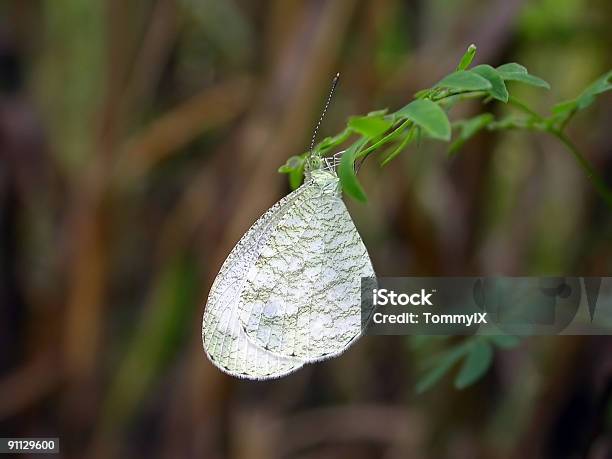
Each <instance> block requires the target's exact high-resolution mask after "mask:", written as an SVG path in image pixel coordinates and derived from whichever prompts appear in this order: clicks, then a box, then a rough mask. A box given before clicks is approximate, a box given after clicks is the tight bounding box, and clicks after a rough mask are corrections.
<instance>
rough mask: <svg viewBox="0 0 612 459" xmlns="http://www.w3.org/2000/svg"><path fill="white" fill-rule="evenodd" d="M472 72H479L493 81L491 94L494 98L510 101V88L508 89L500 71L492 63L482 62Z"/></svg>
mask: <svg viewBox="0 0 612 459" xmlns="http://www.w3.org/2000/svg"><path fill="white" fill-rule="evenodd" d="M471 71H472V72H474V73H477V74H478V75H480V76H481V77H483V78H486V79H487V80H488V81H489V83H491V89H489V94H491V96H492V97H493V98H494V99H497V100H501V101H502V102H508V90H507V89H506V83H504V79H503V78H502V77H501V75H500V74H499V72H498V71H497V70H495V69H494V68H493V67H491V66H490V65H486V64H482V65H477V66H476V67H474V68H473V69H472V70H471Z"/></svg>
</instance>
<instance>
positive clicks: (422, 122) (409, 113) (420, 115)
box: [397, 80, 488, 141]
mask: <svg viewBox="0 0 612 459" xmlns="http://www.w3.org/2000/svg"><path fill="white" fill-rule="evenodd" d="M485 81H486V80H485ZM487 84H488V82H487ZM397 115H398V116H401V117H403V118H407V119H409V120H411V121H412V122H413V123H414V124H416V125H418V126H420V127H421V128H422V129H423V130H424V131H425V132H426V133H427V134H428V135H429V136H430V137H433V138H434V139H440V140H446V141H448V140H450V136H451V128H450V122H449V121H448V117H447V116H446V113H444V110H442V109H441V108H440V106H439V105H438V104H436V103H434V102H432V101H431V100H427V99H417V100H413V101H412V102H410V103H409V104H408V105H406V106H405V107H404V108H402V109H400V110H398V111H397Z"/></svg>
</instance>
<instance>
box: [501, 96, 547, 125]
mask: <svg viewBox="0 0 612 459" xmlns="http://www.w3.org/2000/svg"><path fill="white" fill-rule="evenodd" d="M508 103H509V104H510V105H513V106H515V107H516V108H518V109H519V110H521V111H523V112H525V113H527V114H528V115H531V116H532V117H534V118H535V119H536V120H538V121H544V118H542V116H541V115H540V114H539V113H538V112H536V111H535V110H532V109H531V108H529V107H528V106H527V105H526V104H525V103H524V102H521V101H520V100H519V99H517V98H516V97H514V96H510V97H509V98H508Z"/></svg>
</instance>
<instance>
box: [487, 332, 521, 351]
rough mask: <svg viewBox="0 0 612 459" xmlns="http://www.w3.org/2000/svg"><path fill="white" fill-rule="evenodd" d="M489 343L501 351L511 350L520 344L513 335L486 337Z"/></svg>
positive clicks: (518, 339)
mask: <svg viewBox="0 0 612 459" xmlns="http://www.w3.org/2000/svg"><path fill="white" fill-rule="evenodd" d="M487 338H488V339H489V341H491V342H492V343H493V344H495V345H496V346H497V347H501V348H502V349H512V348H513V347H516V346H518V345H519V344H521V340H520V338H517V337H516V336H514V335H487Z"/></svg>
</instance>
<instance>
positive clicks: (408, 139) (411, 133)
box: [380, 125, 417, 167]
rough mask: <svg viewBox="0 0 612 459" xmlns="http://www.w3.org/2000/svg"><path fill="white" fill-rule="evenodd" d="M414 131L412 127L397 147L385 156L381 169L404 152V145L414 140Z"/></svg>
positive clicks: (414, 128)
mask: <svg viewBox="0 0 612 459" xmlns="http://www.w3.org/2000/svg"><path fill="white" fill-rule="evenodd" d="M416 131H417V129H416V127H415V126H414V125H413V126H412V127H411V128H410V130H409V131H408V133H407V134H406V135H405V136H404V138H403V139H402V140H401V142H400V143H399V145H398V146H397V147H396V148H395V149H393V151H392V152H391V153H389V154H388V155H387V157H386V158H385V159H384V160H383V161H382V162H381V163H380V165H381V167H382V166H386V165H387V164H389V162H390V161H391V160H393V159H394V158H395V157H396V156H397V155H399V154H400V153H401V152H402V151H403V150H404V148H406V145H408V144H409V143H410V142H412V140H413V139H414V136H415V134H416Z"/></svg>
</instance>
